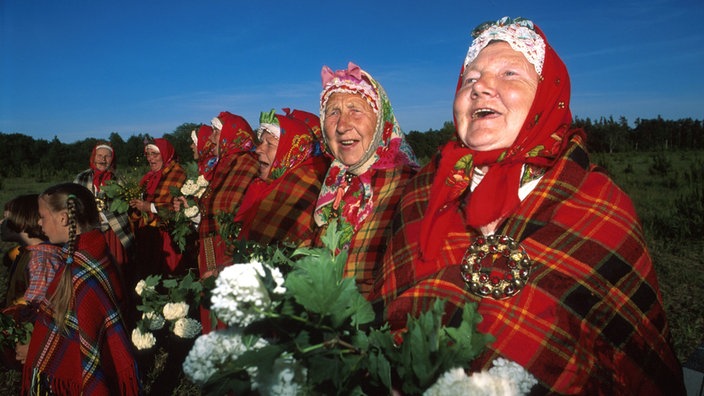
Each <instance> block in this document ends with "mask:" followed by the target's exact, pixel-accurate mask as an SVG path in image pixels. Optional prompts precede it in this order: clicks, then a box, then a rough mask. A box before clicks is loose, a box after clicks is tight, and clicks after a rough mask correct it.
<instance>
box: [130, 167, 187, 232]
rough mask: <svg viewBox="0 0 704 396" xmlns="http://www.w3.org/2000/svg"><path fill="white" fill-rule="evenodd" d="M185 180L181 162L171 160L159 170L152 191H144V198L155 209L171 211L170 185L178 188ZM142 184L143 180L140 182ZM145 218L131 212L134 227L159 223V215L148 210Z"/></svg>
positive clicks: (172, 198)
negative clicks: (158, 178)
mask: <svg viewBox="0 0 704 396" xmlns="http://www.w3.org/2000/svg"><path fill="white" fill-rule="evenodd" d="M185 181H186V171H185V170H184V169H183V167H182V166H181V164H179V163H178V162H176V161H171V162H169V163H167V164H165V165H164V167H163V168H162V170H161V179H160V180H159V183H158V184H157V185H156V189H155V190H154V192H153V193H151V194H150V193H149V192H145V193H144V200H145V201H147V202H151V203H153V204H154V206H156V210H157V211H173V200H174V197H173V195H171V187H175V188H176V189H180V188H181V186H183V183H184V182H185ZM141 184H142V186H144V184H145V181H144V180H143V181H142V182H141ZM145 214H146V215H147V218H146V219H145V218H144V217H143V216H142V213H141V212H140V213H135V212H134V211H133V212H132V218H131V219H132V221H133V222H135V223H136V224H135V227H136V228H138V227H144V226H146V225H161V221H160V220H159V216H158V215H156V214H154V213H152V212H151V211H150V212H147V213H145Z"/></svg>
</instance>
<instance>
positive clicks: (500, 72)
mask: <svg viewBox="0 0 704 396" xmlns="http://www.w3.org/2000/svg"><path fill="white" fill-rule="evenodd" d="M538 79H539V76H538V73H537V72H536V71H535V68H534V67H533V65H532V64H531V63H530V62H528V60H527V59H526V58H525V56H523V54H522V53H520V52H518V51H515V50H514V49H513V48H511V46H510V45H509V44H508V43H506V42H496V43H492V44H489V45H488V46H486V47H485V48H484V49H483V50H481V52H479V55H478V56H477V57H476V58H475V59H474V61H472V63H470V64H469V65H468V66H467V68H466V70H465V71H464V74H463V75H462V85H461V87H460V89H459V91H457V94H456V95H455V103H454V115H455V121H456V123H457V134H458V136H459V137H460V139H462V141H463V142H464V143H465V144H466V145H467V146H468V147H469V148H471V149H473V150H478V151H488V150H494V149H501V148H507V147H510V146H511V145H512V144H513V142H514V141H515V140H516V137H517V136H518V133H519V132H520V131H521V127H522V126H523V123H524V121H525V119H526V117H527V116H528V111H529V110H530V107H531V105H532V104H533V99H534V98H535V92H536V90H537V89H538Z"/></svg>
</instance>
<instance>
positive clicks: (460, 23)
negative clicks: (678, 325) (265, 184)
mask: <svg viewBox="0 0 704 396" xmlns="http://www.w3.org/2000/svg"><path fill="white" fill-rule="evenodd" d="M504 15H508V16H512V17H515V16H523V17H527V18H530V19H533V21H534V22H535V23H536V24H537V25H538V26H540V27H541V28H542V29H543V31H545V33H546V35H547V37H548V41H549V42H550V43H551V44H552V45H553V47H555V49H556V50H557V52H558V54H559V55H560V56H561V57H562V59H563V60H564V61H565V63H566V65H567V68H568V70H569V72H570V76H571V80H572V113H573V115H574V116H577V117H579V118H586V117H590V118H592V119H595V118H596V119H598V118H599V117H602V116H605V117H608V116H613V117H614V118H618V117H620V116H625V117H626V118H627V119H628V120H629V122H631V123H633V121H635V119H636V118H643V119H649V118H656V117H658V116H662V117H663V118H665V119H679V118H687V117H690V118H694V119H704V94H703V93H704V29H702V28H701V23H702V20H704V1H702V0H689V1H684V0H682V1H665V0H641V1H628V0H626V1H620V0H619V1H610V0H609V1H602V0H593V1H580V0H573V1H564V0H561V1H545V2H538V1H513V0H511V1H498V0H484V1H475V0H461V1H457V0H452V1H450V0H425V1H414V0H405V1H384V0H373V1H366V0H365V1H350V2H330V1H295V0H294V1H282V0H269V1H257V0H250V1H236V0H229V1H225V0H201V1H195V0H194V1H184V0H168V1H165V0H140V1H133V0H123V1H119V2H118V1H88V0H85V1H77V0H66V1H55V0H0V132H3V133H22V134H25V135H29V136H32V137H34V138H37V139H47V140H51V139H53V137H54V136H56V137H58V138H59V140H60V141H62V142H65V143H70V142H74V141H76V140H82V139H85V138H88V137H95V138H107V137H108V136H109V135H110V133H112V132H117V133H118V134H120V135H121V136H122V137H123V138H125V139H127V138H128V137H129V136H131V135H133V134H136V133H149V134H150V135H152V136H161V135H163V134H164V133H169V132H173V130H174V129H175V128H176V127H178V126H179V125H181V124H183V123H185V122H193V123H201V122H203V123H207V122H209V121H210V119H211V118H212V117H213V116H215V115H217V114H218V113H219V112H220V111H223V110H227V111H230V112H233V113H235V114H240V115H242V116H243V117H245V118H246V119H247V120H248V121H249V122H250V124H252V126H253V127H256V126H257V125H258V124H259V113H260V112H261V111H267V110H269V109H271V108H276V109H281V108H283V107H291V108H300V109H304V110H308V111H311V112H314V113H317V112H318V99H319V94H320V69H321V67H322V66H323V65H328V66H330V67H331V68H332V69H342V68H345V67H346V66H347V62H348V61H350V60H351V61H353V62H355V63H357V64H358V65H360V66H361V67H362V68H363V69H365V70H367V71H368V72H370V73H371V74H372V75H373V76H374V77H375V78H376V79H377V80H379V81H380V82H381V84H382V85H383V86H384V88H385V89H386V91H387V93H388V94H389V97H390V99H391V104H392V106H393V108H394V111H395V113H396V116H397V118H398V120H399V122H400V124H401V127H402V128H403V130H404V131H406V132H409V131H412V130H418V131H425V130H428V129H430V128H432V129H439V128H441V127H442V125H443V123H444V122H446V121H450V120H452V100H453V96H454V87H455V84H456V80H457V73H458V71H459V67H460V63H461V62H462V60H463V59H464V56H465V53H466V50H467V47H468V45H469V43H470V35H469V34H470V32H471V30H472V29H473V28H474V27H475V26H476V25H478V24H479V23H481V22H484V21H487V20H496V19H498V18H500V17H502V16H504Z"/></svg>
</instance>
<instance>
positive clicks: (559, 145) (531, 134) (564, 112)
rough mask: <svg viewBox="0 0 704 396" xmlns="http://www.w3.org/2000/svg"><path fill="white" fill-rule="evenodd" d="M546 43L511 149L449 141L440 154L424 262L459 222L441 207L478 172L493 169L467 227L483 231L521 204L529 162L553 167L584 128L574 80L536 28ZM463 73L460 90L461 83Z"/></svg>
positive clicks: (473, 200) (468, 213) (470, 204)
mask: <svg viewBox="0 0 704 396" xmlns="http://www.w3.org/2000/svg"><path fill="white" fill-rule="evenodd" d="M534 30H535V31H536V33H538V34H539V35H540V37H542V38H543V40H544V41H545V59H544V65H543V68H542V73H541V75H540V77H539V83H538V88H537V91H536V93H535V98H534V99H533V104H532V106H531V108H530V110H529V112H528V115H527V117H526V120H525V121H524V123H523V126H522V127H521V130H520V132H519V134H518V136H517V137H516V140H515V141H514V143H513V144H512V145H511V147H508V148H505V149H498V150H492V151H476V150H472V149H469V148H467V147H466V146H465V145H464V144H463V143H462V142H461V140H459V139H458V140H457V141H451V142H449V143H447V144H446V145H445V146H444V147H443V148H442V152H441V160H440V164H439V168H438V173H437V175H436V177H435V179H434V181H433V186H432V190H431V197H430V200H429V203H428V208H427V211H426V213H425V216H424V219H423V222H422V225H421V235H422V237H421V241H420V246H421V252H422V257H423V258H425V259H431V258H433V257H434V256H435V255H436V254H437V252H438V251H439V249H440V245H441V243H442V241H439V240H437V238H434V237H433V236H432V235H445V234H444V233H442V232H439V230H446V229H447V225H448V224H449V222H452V221H456V220H455V218H454V217H453V216H450V215H449V212H444V214H445V215H444V214H443V213H440V212H441V208H442V207H443V206H444V205H446V204H448V203H450V202H453V201H455V200H457V199H458V198H459V196H460V195H461V194H462V193H463V192H464V191H465V190H466V189H467V188H468V187H469V184H470V182H471V180H472V174H473V172H474V168H475V167H478V166H488V167H489V170H488V172H487V173H486V175H485V176H484V178H483V179H482V181H481V183H479V185H478V186H477V187H476V189H475V190H474V191H473V192H472V193H471V194H469V196H468V201H467V207H466V209H465V212H464V214H465V223H466V224H469V225H470V226H472V227H474V228H476V229H479V227H480V226H483V225H487V224H490V223H492V222H494V221H496V220H501V219H504V218H506V216H508V215H510V214H511V213H513V211H515V210H516V208H517V207H518V206H519V204H520V199H519V197H518V188H519V187H520V183H519V182H518V181H519V180H520V178H521V172H522V169H523V165H524V164H530V165H535V166H538V167H542V168H549V167H551V166H552V165H553V163H554V162H555V159H556V158H557V157H558V155H559V154H560V153H561V152H562V151H563V150H564V148H565V147H566V145H567V144H568V143H569V141H570V137H571V136H572V135H574V134H583V133H584V132H583V131H582V130H577V129H570V125H571V123H572V114H571V112H570V105H569V104H570V80H569V75H568V74H567V68H566V67H565V64H564V63H563V62H562V60H561V59H560V58H559V57H558V55H557V53H556V52H555V51H554V49H553V48H552V47H551V46H550V45H549V44H548V42H547V39H546V38H545V35H544V34H543V32H542V31H541V30H540V29H539V28H538V27H537V26H534ZM464 68H465V66H464V65H463V66H462V69H461V70H460V77H459V80H458V83H457V90H456V91H459V88H460V86H461V84H462V73H463V72H464Z"/></svg>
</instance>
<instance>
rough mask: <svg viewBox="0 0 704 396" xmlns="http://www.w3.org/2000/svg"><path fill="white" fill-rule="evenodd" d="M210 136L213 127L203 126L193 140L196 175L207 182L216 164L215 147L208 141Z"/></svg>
mask: <svg viewBox="0 0 704 396" xmlns="http://www.w3.org/2000/svg"><path fill="white" fill-rule="evenodd" d="M212 134H213V127H212V126H210V125H205V124H203V125H201V126H200V128H198V132H197V133H196V135H195V136H196V138H195V139H194V140H193V143H195V145H196V150H197V151H198V173H200V174H201V175H203V177H204V178H205V180H208V181H210V180H211V179H212V178H213V171H214V170H215V165H217V164H218V155H217V147H216V146H215V144H213V142H212V140H210V136H211V135H212Z"/></svg>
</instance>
